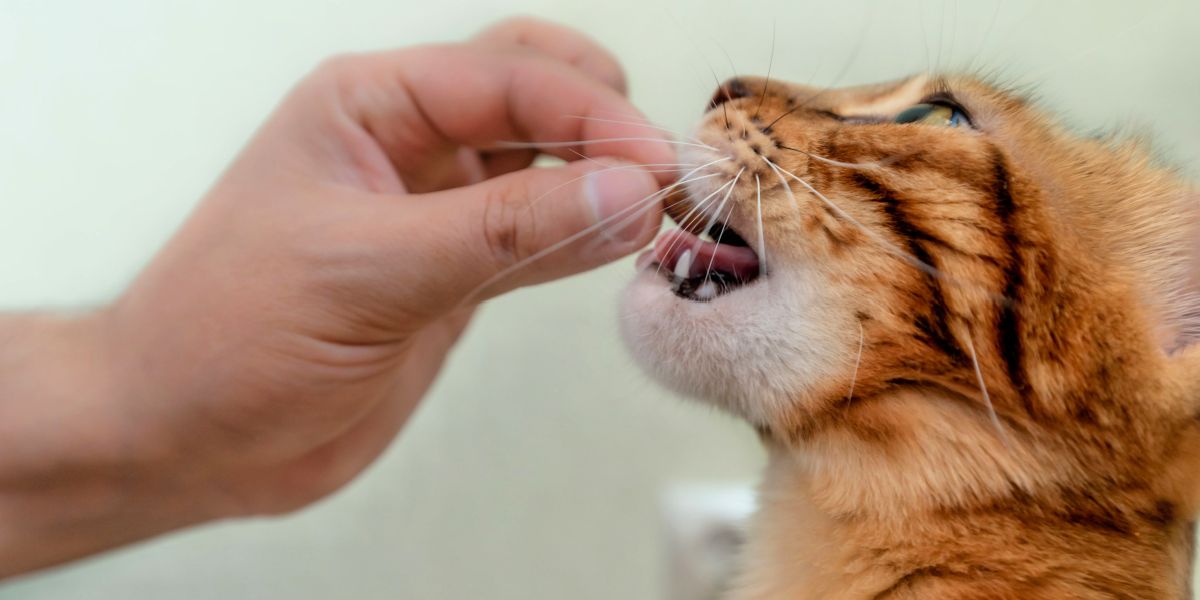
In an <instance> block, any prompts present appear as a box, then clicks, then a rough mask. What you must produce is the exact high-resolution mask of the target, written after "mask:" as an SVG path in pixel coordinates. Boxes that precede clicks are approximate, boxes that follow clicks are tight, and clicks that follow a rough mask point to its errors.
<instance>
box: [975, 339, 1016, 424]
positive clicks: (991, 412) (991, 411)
mask: <svg viewBox="0 0 1200 600" xmlns="http://www.w3.org/2000/svg"><path fill="white" fill-rule="evenodd" d="M973 337H974V334H973V333H972V332H971V329H970V328H967V350H969V351H970V352H971V365H972V366H974V367H975V379H976V381H977V382H978V383H979V392H980V393H981V394H983V404H984V405H985V406H987V411H988V418H990V419H991V421H992V425H993V426H995V427H996V432H997V433H999V434H1000V441H1001V442H1003V443H1004V445H1005V446H1006V447H1008V448H1012V445H1011V444H1010V443H1009V440H1008V433H1006V432H1005V431H1004V425H1003V424H1001V423H1000V417H999V416H998V415H996V407H995V406H993V405H992V396H991V395H990V394H988V389H987V384H986V383H984V381H983V370H982V369H980V368H979V355H977V354H976V353H975V342H974V341H972V339H971V338H973Z"/></svg>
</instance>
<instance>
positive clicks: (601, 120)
mask: <svg viewBox="0 0 1200 600" xmlns="http://www.w3.org/2000/svg"><path fill="white" fill-rule="evenodd" d="M563 118H565V119H579V120H580V121H595V122H598V123H613V124H616V125H634V126H636V127H645V128H646V129H654V130H656V131H662V132H664V133H669V134H671V135H675V136H678V137H681V138H684V139H687V140H689V141H693V142H697V143H700V140H698V139H696V138H695V137H692V136H690V135H687V134H684V133H683V132H680V131H676V130H674V129H669V128H667V127H661V126H658V125H651V124H650V123H646V122H638V121H624V120H621V119H605V118H602V117H586V116H583V115H564V116H563Z"/></svg>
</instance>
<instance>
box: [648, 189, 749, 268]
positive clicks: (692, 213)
mask: <svg viewBox="0 0 1200 600" xmlns="http://www.w3.org/2000/svg"><path fill="white" fill-rule="evenodd" d="M735 182H736V180H735V179H730V180H729V181H727V182H725V183H724V184H722V185H721V186H720V187H718V188H717V189H715V190H713V191H712V193H710V194H709V195H707V196H705V197H704V198H703V199H701V200H700V201H699V202H697V203H695V204H694V205H693V206H692V208H691V209H690V210H688V212H687V213H686V214H684V216H683V218H682V219H680V220H679V221H680V223H679V226H680V227H681V228H683V229H685V230H686V228H687V227H688V226H689V225H691V224H693V223H698V222H699V221H700V219H702V218H704V212H703V211H704V208H705V207H707V206H708V205H709V204H710V203H711V202H713V198H715V197H716V196H717V195H718V194H720V193H721V192H722V191H724V190H725V188H726V187H729V186H732V185H733V184H734V183H735ZM730 189H732V188H730ZM706 231H707V228H706ZM680 240H681V238H676V239H674V240H672V241H671V245H670V246H668V247H667V253H668V254H670V253H671V252H672V251H674V249H675V247H676V245H678V244H679V243H680ZM661 270H662V265H661V264H660V265H659V266H658V269H657V270H656V272H661Z"/></svg>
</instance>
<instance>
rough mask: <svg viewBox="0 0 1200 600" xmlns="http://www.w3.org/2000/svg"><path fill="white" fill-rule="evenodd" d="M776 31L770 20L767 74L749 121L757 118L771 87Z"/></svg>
mask: <svg viewBox="0 0 1200 600" xmlns="http://www.w3.org/2000/svg"><path fill="white" fill-rule="evenodd" d="M777 33H778V30H777V28H776V24H775V22H774V21H771V57H770V58H768V59H767V76H766V78H765V79H764V80H763V91H762V93H761V94H759V96H758V106H756V107H754V116H753V117H751V118H750V120H751V121H757V120H758V113H759V111H761V110H762V106H763V102H765V101H766V99H767V90H768V89H769V88H770V87H771V68H772V67H774V66H775V35H776V34H777Z"/></svg>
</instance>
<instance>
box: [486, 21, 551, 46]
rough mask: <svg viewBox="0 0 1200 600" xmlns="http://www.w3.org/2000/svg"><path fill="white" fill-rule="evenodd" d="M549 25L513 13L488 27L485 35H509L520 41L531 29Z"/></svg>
mask: <svg viewBox="0 0 1200 600" xmlns="http://www.w3.org/2000/svg"><path fill="white" fill-rule="evenodd" d="M549 27H550V25H549V23H547V22H546V21H543V20H541V19H538V18H536V17H531V16H529V15H515V16H512V17H507V18H505V19H503V20H501V21H500V22H498V23H496V24H495V25H493V26H492V27H489V28H488V30H487V32H485V35H498V36H500V37H511V38H513V39H514V41H516V42H518V43H521V42H523V41H524V38H525V36H526V35H528V34H530V33H531V32H533V31H537V30H541V29H547V28H549Z"/></svg>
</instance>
